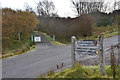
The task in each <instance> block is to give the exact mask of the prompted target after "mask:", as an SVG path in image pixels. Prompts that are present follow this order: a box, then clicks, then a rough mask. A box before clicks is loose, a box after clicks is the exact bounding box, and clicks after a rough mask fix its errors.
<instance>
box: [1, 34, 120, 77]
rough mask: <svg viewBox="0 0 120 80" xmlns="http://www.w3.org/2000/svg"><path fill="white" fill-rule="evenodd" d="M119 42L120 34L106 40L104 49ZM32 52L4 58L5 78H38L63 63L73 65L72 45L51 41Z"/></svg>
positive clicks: (65, 65) (3, 73) (67, 65)
mask: <svg viewBox="0 0 120 80" xmlns="http://www.w3.org/2000/svg"><path fill="white" fill-rule="evenodd" d="M117 43H118V36H114V37H111V38H107V39H105V40H104V49H107V48H109V47H110V46H111V45H113V44H117ZM37 46H38V47H37V48H36V49H35V50H33V51H32V52H29V53H26V54H22V55H18V56H14V57H11V58H6V59H3V60H2V77H3V78H36V77H38V76H40V74H44V73H46V72H49V71H50V70H55V69H56V68H57V67H56V65H58V64H61V63H63V64H64V67H70V66H71V46H70V45H65V46H54V45H51V44H50V43H49V42H47V43H41V44H37Z"/></svg>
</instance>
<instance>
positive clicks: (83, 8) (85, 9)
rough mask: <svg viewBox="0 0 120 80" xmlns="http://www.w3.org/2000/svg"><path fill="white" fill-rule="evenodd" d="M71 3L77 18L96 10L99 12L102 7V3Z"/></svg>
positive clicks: (77, 0) (81, 0) (79, 1)
mask: <svg viewBox="0 0 120 80" xmlns="http://www.w3.org/2000/svg"><path fill="white" fill-rule="evenodd" d="M71 3H72V5H73V8H74V9H75V12H76V13H77V16H80V15H81V14H86V13H91V12H95V11H97V10H99V11H101V9H102V7H103V2H93V1H89V2H84V1H83V0H71Z"/></svg>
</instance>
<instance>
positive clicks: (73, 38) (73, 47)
mask: <svg viewBox="0 0 120 80" xmlns="http://www.w3.org/2000/svg"><path fill="white" fill-rule="evenodd" d="M71 41H72V44H71V59H72V68H73V67H74V66H75V41H76V37H75V36H72V37H71Z"/></svg>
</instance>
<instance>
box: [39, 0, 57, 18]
mask: <svg viewBox="0 0 120 80" xmlns="http://www.w3.org/2000/svg"><path fill="white" fill-rule="evenodd" d="M37 12H38V15H39V16H58V15H57V12H55V5H54V3H53V2H52V1H48V0H44V1H40V2H39V3H37Z"/></svg>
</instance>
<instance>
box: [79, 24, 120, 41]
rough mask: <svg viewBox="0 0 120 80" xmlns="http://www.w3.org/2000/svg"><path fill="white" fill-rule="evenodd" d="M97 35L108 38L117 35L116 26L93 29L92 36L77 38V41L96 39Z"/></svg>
mask: <svg viewBox="0 0 120 80" xmlns="http://www.w3.org/2000/svg"><path fill="white" fill-rule="evenodd" d="M99 35H103V36H104V38H109V37H112V36H116V35H118V26H106V27H105V26H101V27H94V29H93V34H92V36H87V37H79V38H78V39H98V37H99Z"/></svg>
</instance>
